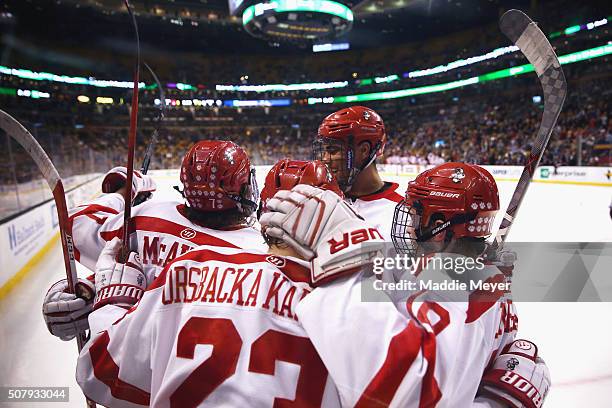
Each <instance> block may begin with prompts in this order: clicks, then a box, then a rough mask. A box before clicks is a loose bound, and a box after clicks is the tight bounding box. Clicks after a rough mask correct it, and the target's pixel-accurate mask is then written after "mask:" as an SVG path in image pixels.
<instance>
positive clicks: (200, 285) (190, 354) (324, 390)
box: [77, 247, 339, 408]
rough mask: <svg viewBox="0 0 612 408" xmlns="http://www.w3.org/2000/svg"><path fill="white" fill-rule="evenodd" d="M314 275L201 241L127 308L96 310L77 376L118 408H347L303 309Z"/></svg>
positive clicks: (295, 264) (285, 262)
mask: <svg viewBox="0 0 612 408" xmlns="http://www.w3.org/2000/svg"><path fill="white" fill-rule="evenodd" d="M309 276H310V271H309V269H308V264H307V263H305V262H303V261H300V260H297V259H293V258H282V257H278V256H274V255H270V254H266V253H262V252H253V251H249V252H245V251H242V250H237V249H231V248H221V247H199V248H197V249H195V250H193V251H191V252H189V253H188V254H185V255H184V256H181V257H179V258H177V259H176V260H175V261H174V262H173V263H171V264H170V265H168V266H167V267H166V268H165V269H164V270H163V271H162V273H161V274H160V275H159V277H158V278H157V279H156V280H155V281H154V282H153V283H152V284H151V285H149V287H148V289H147V291H146V292H145V294H144V296H143V298H142V299H141V300H140V302H139V303H138V304H137V306H136V307H133V308H132V309H130V311H128V312H127V313H125V310H122V309H120V308H119V307H116V306H105V307H102V308H101V309H99V310H96V311H94V312H92V313H91V315H90V317H89V322H90V329H91V330H92V333H93V335H92V339H91V340H90V341H89V342H88V343H87V344H86V346H85V347H84V349H83V350H82V352H81V355H80V357H79V361H78V366H77V381H78V383H79V385H80V386H81V388H82V389H83V391H84V392H85V394H86V395H87V396H88V397H90V398H91V399H93V400H94V401H96V402H98V403H100V404H103V405H105V406H112V407H134V406H143V405H151V406H154V407H181V408H184V407H195V406H215V407H216V406H226V407H272V406H274V405H275V404H284V403H285V404H286V403H287V402H289V401H295V405H296V406H298V407H300V406H301V407H318V406H321V405H323V406H338V404H339V402H338V397H337V392H336V391H335V389H334V386H333V384H332V383H331V382H330V381H328V375H327V370H326V368H325V365H324V364H323V362H322V361H321V359H320V358H319V356H318V354H317V352H316V350H315V349H314V347H313V346H312V344H311V343H310V341H309V340H308V337H307V335H306V333H305V332H304V330H303V329H302V327H301V325H300V323H299V322H298V320H297V318H296V315H295V307H296V305H297V304H298V303H299V302H300V300H301V299H302V298H303V297H304V296H305V295H306V294H308V293H309V291H310V290H312V289H311V287H310V286H309V285H308V283H307V282H308V280H309ZM124 313H125V315H123V314H124ZM122 315H123V317H122ZM118 318H119V320H118V321H117V319H118ZM113 322H114V323H113Z"/></svg>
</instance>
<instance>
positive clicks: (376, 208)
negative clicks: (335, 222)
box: [347, 182, 404, 242]
mask: <svg viewBox="0 0 612 408" xmlns="http://www.w3.org/2000/svg"><path fill="white" fill-rule="evenodd" d="M398 188H399V184H397V183H389V182H385V186H384V187H383V189H382V191H379V192H376V193H373V194H369V195H365V196H361V197H359V198H347V202H349V203H350V204H351V206H352V207H353V208H354V209H355V211H357V212H358V213H359V214H360V215H361V216H362V217H363V218H364V219H365V220H366V221H367V222H368V224H371V225H373V226H374V227H376V229H378V231H379V232H380V233H381V234H382V236H383V238H384V239H385V241H387V242H391V224H392V222H393V213H394V212H395V206H396V205H397V203H399V202H400V201H402V200H403V199H404V197H403V196H401V195H400V194H399V193H398V192H397V189H398Z"/></svg>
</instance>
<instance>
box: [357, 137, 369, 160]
mask: <svg viewBox="0 0 612 408" xmlns="http://www.w3.org/2000/svg"><path fill="white" fill-rule="evenodd" d="M371 149H372V145H370V142H368V141H363V142H361V143H360V144H359V146H358V149H357V150H358V151H359V159H360V160H363V159H365V158H366V157H368V156H369V155H370V150H371Z"/></svg>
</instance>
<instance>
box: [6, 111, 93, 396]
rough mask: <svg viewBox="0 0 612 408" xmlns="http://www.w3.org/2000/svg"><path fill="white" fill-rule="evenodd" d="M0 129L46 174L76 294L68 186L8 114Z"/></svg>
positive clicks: (80, 339) (81, 340)
mask: <svg viewBox="0 0 612 408" xmlns="http://www.w3.org/2000/svg"><path fill="white" fill-rule="evenodd" d="M0 129H2V130H4V131H5V132H6V134H7V135H8V136H9V137H10V138H12V139H13V140H15V141H16V142H17V143H19V144H20V145H21V146H22V147H23V149H24V150H25V151H26V152H27V153H28V155H29V156H30V157H31V158H32V160H33V161H34V163H35V164H36V166H37V167H38V170H39V171H40V172H41V173H42V175H43V177H44V179H45V181H46V182H47V185H48V186H49V188H50V189H51V191H52V192H53V200H54V201H55V209H56V211H57V219H58V225H59V230H60V238H61V242H62V252H63V254H64V267H65V269H66V279H67V280H68V292H69V293H73V294H74V293H76V284H77V282H78V278H77V272H76V263H75V260H74V244H73V241H72V235H71V234H72V231H68V208H67V206H66V195H65V193H64V184H63V182H62V179H61V178H60V175H59V173H58V172H57V169H56V168H55V166H54V165H53V162H52V161H51V159H49V156H48V155H47V153H46V152H45V151H44V149H43V148H42V146H41V145H40V144H39V143H38V141H37V140H36V139H35V138H34V136H32V134H31V133H30V131H28V130H27V129H26V128H25V127H24V126H23V125H22V124H21V123H19V121H18V120H17V119H15V118H14V117H12V116H11V115H9V114H8V113H6V112H4V111H3V110H0ZM76 339H77V346H78V349H79V353H80V352H81V350H82V349H83V346H84V345H85V343H86V342H87V334H86V333H85V332H84V331H82V332H80V333H78V334H77V336H76ZM87 406H88V407H92V408H95V406H96V404H95V403H94V402H93V401H91V400H89V399H87Z"/></svg>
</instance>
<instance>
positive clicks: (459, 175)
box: [451, 167, 465, 183]
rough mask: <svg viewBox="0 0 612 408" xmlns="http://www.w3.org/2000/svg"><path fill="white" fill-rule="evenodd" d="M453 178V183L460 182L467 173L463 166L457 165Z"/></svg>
mask: <svg viewBox="0 0 612 408" xmlns="http://www.w3.org/2000/svg"><path fill="white" fill-rule="evenodd" d="M451 178H452V179H453V183H460V182H461V180H463V179H464V178H465V173H464V172H463V169H462V168H461V167H457V168H456V169H455V172H454V173H453V175H452V176H451Z"/></svg>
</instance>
